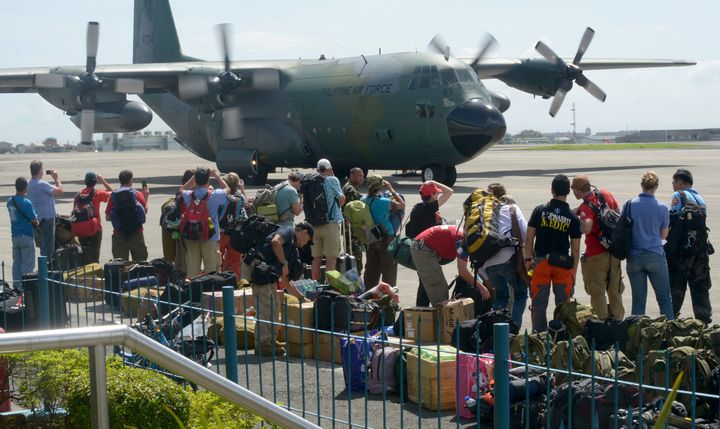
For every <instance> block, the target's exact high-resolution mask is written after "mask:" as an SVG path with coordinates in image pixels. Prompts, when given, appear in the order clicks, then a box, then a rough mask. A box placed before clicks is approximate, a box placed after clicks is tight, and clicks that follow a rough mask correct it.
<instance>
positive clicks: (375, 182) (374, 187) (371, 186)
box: [367, 174, 384, 194]
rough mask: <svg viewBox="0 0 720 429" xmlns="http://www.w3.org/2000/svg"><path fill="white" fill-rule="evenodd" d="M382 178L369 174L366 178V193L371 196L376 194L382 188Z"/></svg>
mask: <svg viewBox="0 0 720 429" xmlns="http://www.w3.org/2000/svg"><path fill="white" fill-rule="evenodd" d="M383 181H384V180H383V178H382V176H378V175H376V174H371V175H370V176H368V178H367V185H368V192H369V193H371V194H374V193H376V192H377V191H379V190H380V189H382V187H383Z"/></svg>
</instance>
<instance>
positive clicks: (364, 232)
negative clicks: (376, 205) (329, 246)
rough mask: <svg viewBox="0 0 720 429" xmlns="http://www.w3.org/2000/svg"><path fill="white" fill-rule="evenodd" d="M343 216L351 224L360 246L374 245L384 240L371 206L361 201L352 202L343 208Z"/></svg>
mask: <svg viewBox="0 0 720 429" xmlns="http://www.w3.org/2000/svg"><path fill="white" fill-rule="evenodd" d="M370 204H372V202H371V203H370ZM343 216H344V217H345V220H346V221H348V223H350V230H351V231H352V234H353V236H354V237H356V238H357V239H358V241H359V242H360V244H365V245H367V244H372V243H375V242H377V241H379V240H380V239H381V238H382V233H381V232H380V228H379V227H378V226H377V225H375V221H374V220H373V217H372V214H371V213H370V205H369V204H365V203H364V202H363V201H361V200H355V201H350V202H349V203H347V204H345V207H343Z"/></svg>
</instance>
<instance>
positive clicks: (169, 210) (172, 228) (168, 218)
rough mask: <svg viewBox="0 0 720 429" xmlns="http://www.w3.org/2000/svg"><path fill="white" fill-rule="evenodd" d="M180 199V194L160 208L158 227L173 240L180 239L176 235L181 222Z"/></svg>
mask: <svg viewBox="0 0 720 429" xmlns="http://www.w3.org/2000/svg"><path fill="white" fill-rule="evenodd" d="M182 198H183V197H182V194H180V195H178V196H176V197H174V198H170V199H168V200H167V201H165V202H164V203H163V205H162V206H161V207H160V227H162V229H163V230H165V231H166V232H168V233H169V234H171V236H172V237H173V238H180V237H179V235H177V234H178V230H179V229H180V221H181V220H182Z"/></svg>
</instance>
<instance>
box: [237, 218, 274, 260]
mask: <svg viewBox="0 0 720 429" xmlns="http://www.w3.org/2000/svg"><path fill="white" fill-rule="evenodd" d="M278 228H280V226H278V225H276V224H274V223H272V222H270V221H269V220H268V218H266V217H265V216H260V215H256V214H254V215H250V217H247V218H245V219H243V220H241V221H240V223H238V224H237V225H236V226H235V228H234V229H233V230H232V232H231V233H230V246H231V247H232V248H233V249H235V250H236V251H237V252H240V253H243V254H245V253H248V252H249V251H250V249H254V248H256V247H258V246H259V245H261V244H263V243H265V240H266V239H267V238H268V236H269V235H270V234H272V233H274V232H275V231H277V230H278Z"/></svg>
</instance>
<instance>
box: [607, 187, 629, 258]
mask: <svg viewBox="0 0 720 429" xmlns="http://www.w3.org/2000/svg"><path fill="white" fill-rule="evenodd" d="M631 202H632V200H627V201H626V202H625V205H624V206H623V210H622V213H621V215H620V219H619V220H618V222H617V224H616V225H615V230H614V231H613V233H612V236H611V238H610V246H609V248H608V250H609V251H610V253H611V254H612V255H613V256H614V257H616V258H618V259H620V260H621V261H622V260H623V259H626V258H627V257H628V256H629V255H630V248H631V247H632V230H633V219H632V213H631V210H630V207H631V206H632V204H631Z"/></svg>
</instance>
